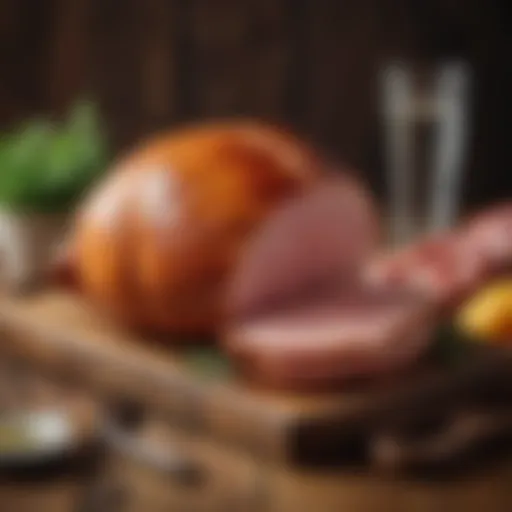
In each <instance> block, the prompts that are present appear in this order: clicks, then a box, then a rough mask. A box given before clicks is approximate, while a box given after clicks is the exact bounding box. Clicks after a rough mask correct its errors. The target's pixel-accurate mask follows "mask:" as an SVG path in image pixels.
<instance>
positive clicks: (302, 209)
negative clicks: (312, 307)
mask: <svg viewBox="0 0 512 512" xmlns="http://www.w3.org/2000/svg"><path fill="white" fill-rule="evenodd" d="M379 233H380V229H379V222H378V217H377V214H376V211H375V208H374V205H373V202H372V199H371V197H370V196H369V194H368V193H367V192H366V191H365V189H364V188H363V187H362V186H361V185H359V184H358V183H357V182H356V181H355V180H353V179H349V178H347V177H339V178H337V177H336V178H334V177H333V178H330V179H328V180H327V181H326V182H324V183H322V184H320V185H318V186H317V187H316V188H315V189H314V190H313V191H311V192H309V193H308V194H306V195H304V196H302V197H300V198H298V199H294V200H292V201H291V202H290V203H289V204H287V205H285V206H284V207H283V208H282V209H281V210H280V211H278V212H277V213H276V214H275V215H274V216H273V217H272V218H271V219H270V220H269V222H268V223H266V224H265V225H264V226H263V227H262V229H261V231H260V232H259V233H257V235H256V236H255V237H254V239H253V240H252V241H251V242H250V243H249V244H248V247H247V251H246V252H245V254H244V255H243V257H242V258H241V261H240V264H239V266H238V268H237V269H236V271H235V273H234V277H233V280H232V286H231V287H230V290H229V293H228V311H229V312H230V313H231V314H235V315H239V314H242V313H244V312H249V311H254V310H259V309H261V308H262V307H265V306H267V305H268V304H270V303H273V302H278V301H280V300H282V299H284V298H285V297H290V296H296V295H297V294H300V293H303V292H304V291H309V290H311V289H312V288H315V287H322V286H324V285H325V284H326V283H332V282H333V281H343V282H345V283H349V282H352V281H354V280H355V279H356V277H357V276H358V272H359V269H360V268H361V266H362V264H363V262H364V261H365V260H366V259H367V258H368V257H369V256H370V255H371V254H372V253H373V251H374V250H375V248H376V246H377V243H378V239H379Z"/></svg>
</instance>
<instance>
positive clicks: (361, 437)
mask: <svg viewBox="0 0 512 512" xmlns="http://www.w3.org/2000/svg"><path fill="white" fill-rule="evenodd" d="M0 328H1V329H2V334H3V337H4V341H3V343H2V346H1V350H2V352H3V353H4V354H8V355H10V356H15V357H18V358H22V359H23V360H25V361H27V362H29V363H30V364H32V365H34V366H35V367H37V368H39V369H40V370H43V369H46V371H50V372H52V373H53V374H54V375H60V376H61V377H62V378H66V379H68V380H69V381H71V382H75V383H78V384H79V385H80V386H86V387H87V388H89V389H90V390H92V391H94V392H95V393H97V394H98V396H100V397H102V398H103V400H104V401H105V402H106V403H107V404H117V403H123V402H124V401H126V400H128V401H130V402H133V401H135V402H136V403H139V404H140V405H141V406H142V407H143V408H145V409H149V410H154V411H160V413H161V414H164V415H165V416H166V417H167V418H168V419H169V423H170V424H172V425H174V426H175V427H177V428H180V429H182V430H185V431H189V432H196V433H198V434H201V435H204V436H210V437H212V438H214V439H217V440H218V441H219V442H221V443H227V444H229V445H232V446H234V447H236V448H237V449H239V450H241V451H245V452H248V453H252V454H255V455H257V457H258V458H260V459H262V460H265V459H266V460H274V461H280V462H284V463H286V464H299V465H312V464H313V465H315V464H318V463H325V462H326V461H328V460H329V461H336V462H338V463H342V462H343V463H346V461H347V459H350V457H351V456H352V453H353V452H354V451H357V449H359V450H363V451H364V450H365V446H366V443H367V442H368V439H369V438H371V436H374V435H375V434H376V433H378V431H379V429H381V428H384V427H385V428H389V427H393V428H395V427H396V428H398V429H399V430H400V429H402V430H403V429H404V428H409V427H408V424H409V423H412V424H414V422H418V421H422V422H424V421H429V420H430V421H431V417H433V418H434V419H435V418H438V417H440V418H441V420H443V418H444V417H445V416H446V415H447V414H449V412H450V411H451V410H452V409H453V408H454V407H455V406H457V407H459V406H461V404H462V406H464V405H466V406H471V407H473V406H474V405H475V404H476V403H478V400H483V398H482V397H485V396H486V393H487V394H489V393H491V394H492V396H494V401H495V402H496V403H497V404H499V403H510V402H507V400H508V401H509V400H510V397H511V395H512V381H511V379H510V378H509V377H510V375H511V373H512V372H511V371H510V369H511V366H512V358H510V357H508V356H505V355H503V354H501V353H497V354H494V352H490V353H487V351H484V353H483V354H480V355H479V356H478V357H475V358H474V359H473V360H470V361H468V363H467V364H465V365H462V366H461V367H460V368H459V369H458V370H457V371H455V370H450V371H449V372H447V371H443V370H441V369H440V368H437V367H425V368H421V367H420V368H414V369H413V370H412V371H411V375H406V376H397V377H396V378H395V379H393V380H389V381H387V382H379V383H378V385H373V386H368V387H366V388H364V387H359V388H356V389H353V390H352V391H350V390H348V389H347V390H345V391H344V392H335V393H327V394H315V395H304V394H301V395H292V394H289V393H286V394H285V393H279V392H276V391H269V390H262V389H255V388H254V387H251V386H248V385H247V383H244V382H241V381H239V380H238V379H236V378H233V377H232V376H227V377H226V376H224V375H222V376H220V377H217V378H216V379H213V380H212V379H211V378H209V377H208V378H206V377H205V375H204V374H203V373H201V372H200V371H198V370H197V369H196V368H193V367H190V366H189V365H188V364H187V363H186V359H184V358H183V354H182V353H180V351H179V349H177V348H175V349H174V350H171V349H170V348H167V349H166V348H165V347H164V346H162V345H161V344H160V345H159V344H158V343H157V344H155V341H154V340H153V341H151V339H147V338H142V337H141V336H137V335H134V334H133V333H128V332H127V331H126V330H123V329H121V328H119V327H118V326H115V325H114V324H112V323H111V322H110V321H108V320H107V319H106V318H104V317H102V316H101V315H100V314H99V313H98V311H94V310H93V309H91V308H90V307H87V306H86V305H85V304H84V303H83V301H79V300H78V299H77V298H73V297H72V296H70V295H63V294H59V293H53V294H52V293H46V294H42V295H39V296H35V297H33V298H31V299H15V298H5V297H4V298H3V299H2V300H1V301H0ZM160 343H165V341H163V340H162V341H161V342H160ZM404 381H406V382H407V386H404ZM498 398H499V400H497V399H498ZM475 400H476V401H477V402H475ZM500 401H501V402H500ZM436 421H437V420H436ZM436 425H437V423H436ZM441 427H442V424H441Z"/></svg>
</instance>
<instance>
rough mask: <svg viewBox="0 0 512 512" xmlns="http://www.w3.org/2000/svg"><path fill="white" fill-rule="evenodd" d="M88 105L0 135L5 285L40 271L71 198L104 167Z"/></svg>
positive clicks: (28, 281) (29, 279) (0, 265)
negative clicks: (57, 119) (58, 118)
mask: <svg viewBox="0 0 512 512" xmlns="http://www.w3.org/2000/svg"><path fill="white" fill-rule="evenodd" d="M106 163H107V147H106V141H105V138H104V136H103V133H102V130H101V128H100V122H99V118H98V115H97V112H96V109H95V108H94V106H93V105H92V104H90V103H87V102H81V103H79V104H77V105H75V106H74V107H73V108H72V109H71V111H70V113H69V115H68V116H67V118H66V119H65V120H64V121H61V122H60V123H55V122H51V121H49V120H46V119H37V120H31V121H29V122H28V123H26V124H25V125H23V126H21V127H19V128H18V129H17V130H15V131H13V132H11V133H8V134H4V135H3V136H2V137H1V138H0V275H1V278H2V284H3V285H4V286H5V285H7V286H8V287H9V288H15V289H20V288H25V287H26V286H32V285H34V284H36V283H37V282H38V281H39V280H40V278H41V277H42V276H43V274H44V271H45V269H46V267H47V264H48V262H49V258H50V256H51V254H52V251H53V249H54V247H55V244H56V243H58V242H59V241H60V237H61V235H62V232H63V229H64V228H65V225H66V219H67V217H68V215H69V212H70V211H71V210H72V208H73V206H74V205H75V203H76V201H77V200H78V199H79V198H80V197H81V195H82V194H83V193H84V191H85V190H86V189H87V188H88V187H89V185H90V184H91V183H92V182H93V181H94V180H95V179H96V178H97V177H98V175H99V174H100V173H102V172H103V170H104V169H105V167H106Z"/></svg>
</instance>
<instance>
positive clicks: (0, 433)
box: [0, 409, 84, 469]
mask: <svg viewBox="0 0 512 512" xmlns="http://www.w3.org/2000/svg"><path fill="white" fill-rule="evenodd" d="M83 443H84V436H83V433H82V432H81V431H80V429H79V428H78V426H77V424H76V422H75V421H74V418H73V417H72V415H71V414H70V413H69V411H67V410H65V409H41V410H23V411H16V412H9V413H5V414H3V415H0V468H2V469H10V468H13V469H14V468H23V467H29V466H30V467H31V466H36V465H37V466H38V465H41V464H46V463H51V462H55V461H56V460H58V459H61V458H65V457H66V456H68V455H70V454H71V453H72V452H74V451H75V450H78V448H79V447H80V446H81V445H83Z"/></svg>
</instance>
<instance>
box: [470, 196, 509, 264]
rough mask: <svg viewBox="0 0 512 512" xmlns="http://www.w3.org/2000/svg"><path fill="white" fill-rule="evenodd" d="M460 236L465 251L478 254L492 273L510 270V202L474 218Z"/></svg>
mask: <svg viewBox="0 0 512 512" xmlns="http://www.w3.org/2000/svg"><path fill="white" fill-rule="evenodd" d="M461 236H462V237H463V238H464V241H465V244H466V248H467V250H468V251H471V252H476V253H478V254H479V255H480V257H481V258H483V259H484V260H485V262H486V264H487V265H488V267H489V268H490V270H491V271H492V273H499V272H501V271H502V270H505V269H509V268H512V202H507V203H504V204H500V205H498V206H496V207H494V208H491V209H489V210H486V211H484V212H483V213H481V214H479V215H477V216H475V217H474V218H473V219H472V220H471V221H469V222H468V223H467V224H466V226H464V227H463V228H462V230H461Z"/></svg>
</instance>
